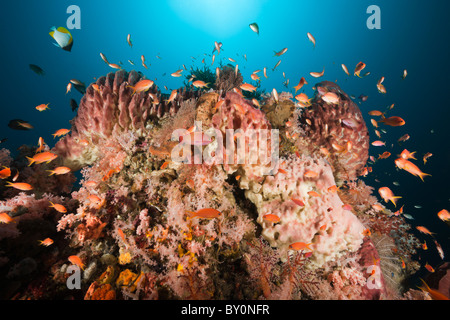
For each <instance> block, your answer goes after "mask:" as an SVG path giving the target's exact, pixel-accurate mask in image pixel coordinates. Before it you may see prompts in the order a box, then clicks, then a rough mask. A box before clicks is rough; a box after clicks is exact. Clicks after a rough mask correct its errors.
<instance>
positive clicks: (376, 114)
mask: <svg viewBox="0 0 450 320" xmlns="http://www.w3.org/2000/svg"><path fill="white" fill-rule="evenodd" d="M369 115H371V116H382V115H383V112H381V111H378V110H372V111H369Z"/></svg>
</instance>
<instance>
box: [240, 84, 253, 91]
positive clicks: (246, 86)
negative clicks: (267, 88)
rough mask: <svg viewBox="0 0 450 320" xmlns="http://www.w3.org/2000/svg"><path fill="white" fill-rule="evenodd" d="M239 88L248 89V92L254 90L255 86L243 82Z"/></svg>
mask: <svg viewBox="0 0 450 320" xmlns="http://www.w3.org/2000/svg"><path fill="white" fill-rule="evenodd" d="M240 88H241V90H244V91H250V92H253V91H255V90H256V87H255V86H253V85H251V84H249V83H243V84H242V85H241V86H240Z"/></svg>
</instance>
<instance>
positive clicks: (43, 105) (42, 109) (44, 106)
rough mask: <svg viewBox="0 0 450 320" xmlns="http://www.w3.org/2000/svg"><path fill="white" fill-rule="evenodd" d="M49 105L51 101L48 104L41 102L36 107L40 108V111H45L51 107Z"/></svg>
mask: <svg viewBox="0 0 450 320" xmlns="http://www.w3.org/2000/svg"><path fill="white" fill-rule="evenodd" d="M48 105H49V103H47V104H40V105H38V106H37V107H36V110H38V111H44V110H47V109H50V108H49V107H48Z"/></svg>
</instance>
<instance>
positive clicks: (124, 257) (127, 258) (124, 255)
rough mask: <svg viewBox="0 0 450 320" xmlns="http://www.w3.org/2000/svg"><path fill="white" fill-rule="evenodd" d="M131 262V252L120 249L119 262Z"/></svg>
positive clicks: (122, 263)
mask: <svg viewBox="0 0 450 320" xmlns="http://www.w3.org/2000/svg"><path fill="white" fill-rule="evenodd" d="M130 262H131V254H130V253H129V252H128V251H125V250H123V249H122V248H121V249H120V256H119V263H120V264H121V265H124V264H127V263H130Z"/></svg>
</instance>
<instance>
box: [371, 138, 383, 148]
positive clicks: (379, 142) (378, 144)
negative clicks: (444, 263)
mask: <svg viewBox="0 0 450 320" xmlns="http://www.w3.org/2000/svg"><path fill="white" fill-rule="evenodd" d="M372 145H373V146H375V147H382V146H385V145H386V142H383V141H380V140H377V141H374V142H372Z"/></svg>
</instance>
